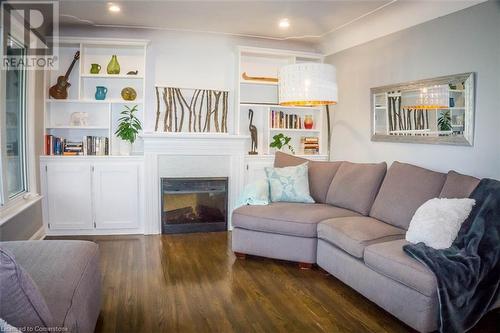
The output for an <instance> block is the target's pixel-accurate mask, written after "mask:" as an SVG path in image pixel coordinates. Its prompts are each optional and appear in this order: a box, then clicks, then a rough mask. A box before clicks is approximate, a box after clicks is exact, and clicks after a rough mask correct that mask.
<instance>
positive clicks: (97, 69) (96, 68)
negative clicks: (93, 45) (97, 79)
mask: <svg viewBox="0 0 500 333" xmlns="http://www.w3.org/2000/svg"><path fill="white" fill-rule="evenodd" d="M100 71H101V65H99V64H91V65H90V74H99V72H100Z"/></svg>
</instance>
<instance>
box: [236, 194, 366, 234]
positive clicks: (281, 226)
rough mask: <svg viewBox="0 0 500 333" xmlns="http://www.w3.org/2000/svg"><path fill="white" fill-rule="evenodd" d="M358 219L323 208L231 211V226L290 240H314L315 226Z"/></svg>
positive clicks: (339, 210) (280, 205) (301, 206)
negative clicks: (344, 218) (333, 220)
mask: <svg viewBox="0 0 500 333" xmlns="http://www.w3.org/2000/svg"><path fill="white" fill-rule="evenodd" d="M356 215H359V214H358V213H355V212H353V211H350V210H347V209H342V208H338V207H333V206H330V205H326V204H303V203H290V202H275V203H272V204H270V205H268V206H243V207H240V208H238V209H235V210H234V211H233V219H232V223H233V226H235V227H237V228H243V229H248V230H255V231H263V232H272V233H278V234H284V235H290V236H300V237H316V235H317V224H318V222H320V221H322V220H325V219H328V218H331V217H342V216H356Z"/></svg>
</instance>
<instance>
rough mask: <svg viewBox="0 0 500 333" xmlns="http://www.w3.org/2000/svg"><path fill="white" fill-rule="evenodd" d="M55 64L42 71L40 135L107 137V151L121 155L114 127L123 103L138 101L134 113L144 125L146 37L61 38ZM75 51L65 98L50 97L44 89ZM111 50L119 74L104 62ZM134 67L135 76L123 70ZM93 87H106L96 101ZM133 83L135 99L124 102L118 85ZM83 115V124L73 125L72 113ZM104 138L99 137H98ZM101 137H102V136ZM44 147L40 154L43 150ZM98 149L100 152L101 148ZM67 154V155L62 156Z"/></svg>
mask: <svg viewBox="0 0 500 333" xmlns="http://www.w3.org/2000/svg"><path fill="white" fill-rule="evenodd" d="M59 45H60V46H59V59H60V61H59V67H58V69H56V70H52V71H47V72H46V73H45V79H44V91H45V95H44V96H45V97H44V137H43V140H44V141H43V142H46V141H45V140H46V137H47V136H50V135H51V136H53V137H57V138H63V139H65V140H67V141H68V142H81V141H83V138H84V137H91V136H92V137H99V138H107V141H108V143H107V152H108V156H113V155H115V156H117V155H120V139H118V138H117V137H116V136H115V135H114V132H115V130H116V128H117V125H118V118H119V117H120V112H121V111H123V110H125V106H128V107H133V106H134V105H137V108H138V113H137V116H138V117H139V119H141V122H142V123H143V124H144V110H145V102H144V100H145V98H144V92H145V82H146V72H145V71H146V49H147V45H148V41H146V40H132V39H131V40H125V39H118V40H115V39H101V38H60V43H59ZM77 51H79V52H80V59H79V60H78V62H77V63H76V64H75V66H74V68H73V70H72V72H71V74H70V76H69V82H70V83H71V87H70V88H69V90H68V98H67V99H64V100H56V99H52V98H51V97H50V96H49V94H48V91H49V88H50V87H51V86H52V85H54V84H55V82H56V81H57V77H58V76H60V75H64V74H65V72H66V70H67V69H68V67H69V65H70V63H71V61H72V60H73V57H74V55H75V53H76V52H77ZM113 54H115V55H116V56H117V58H118V62H119V64H120V74H116V75H111V74H107V73H106V67H107V65H108V63H109V61H110V60H111V56H112V55H113ZM91 64H99V65H100V66H101V70H100V73H99V74H91V73H90V67H91ZM135 70H137V71H138V73H137V75H127V73H128V72H129V71H135ZM97 86H105V87H106V88H107V89H108V92H107V95H106V98H105V99H104V100H96V99H95V92H96V87H97ZM125 87H132V88H134V89H135V91H136V92H137V97H136V99H135V100H134V101H125V100H123V99H122V97H121V90H122V89H123V88H125ZM76 113H78V114H80V115H82V117H83V118H85V121H84V122H83V123H78V124H75V123H74V121H73V122H72V117H73V120H74V119H75V118H74V117H75V114H76ZM103 140H104V139H103ZM104 141H105V140H104ZM139 147H140V144H138V143H135V144H134V146H133V147H132V151H133V152H138V150H139V149H140V148H139ZM47 149H48V148H47V147H46V150H45V152H44V153H45V154H46V153H47ZM101 154H102V153H101ZM64 157H66V156H64Z"/></svg>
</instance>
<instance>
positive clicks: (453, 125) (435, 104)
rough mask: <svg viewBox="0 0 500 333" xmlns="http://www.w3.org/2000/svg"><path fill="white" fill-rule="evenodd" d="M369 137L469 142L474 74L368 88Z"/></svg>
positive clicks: (429, 141)
mask: <svg viewBox="0 0 500 333" xmlns="http://www.w3.org/2000/svg"><path fill="white" fill-rule="evenodd" d="M371 99H372V113H371V115H372V117H371V118H372V122H371V123H372V141H390V142H409V143H431V144H449V145H461V146H472V144H473V137H474V133H473V130H474V74H473V73H465V74H457V75H450V76H443V77H438V78H434V79H428V80H420V81H414V82H408V83H402V84H395V85H390V86H384V87H378V88H372V89H371Z"/></svg>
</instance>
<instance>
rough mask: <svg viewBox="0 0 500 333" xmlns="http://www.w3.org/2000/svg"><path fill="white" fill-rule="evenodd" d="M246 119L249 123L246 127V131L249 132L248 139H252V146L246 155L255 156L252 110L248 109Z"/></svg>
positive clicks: (255, 139)
mask: <svg viewBox="0 0 500 333" xmlns="http://www.w3.org/2000/svg"><path fill="white" fill-rule="evenodd" d="M248 119H250V123H249V125H248V130H249V131H250V138H251V139H252V144H251V146H250V151H249V152H248V155H257V154H258V153H257V127H255V125H254V124H253V110H252V109H248Z"/></svg>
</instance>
